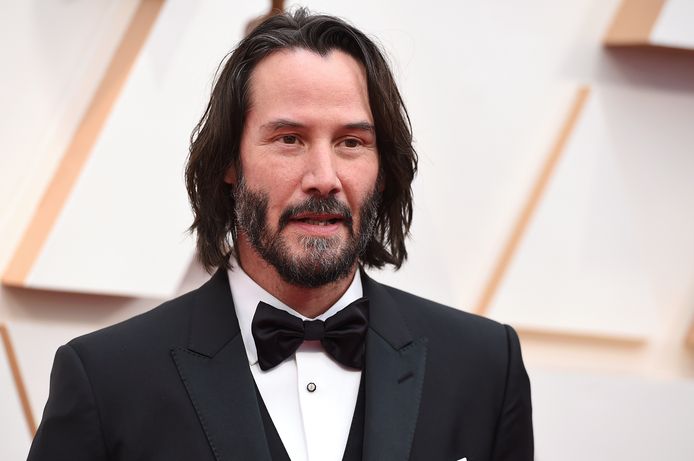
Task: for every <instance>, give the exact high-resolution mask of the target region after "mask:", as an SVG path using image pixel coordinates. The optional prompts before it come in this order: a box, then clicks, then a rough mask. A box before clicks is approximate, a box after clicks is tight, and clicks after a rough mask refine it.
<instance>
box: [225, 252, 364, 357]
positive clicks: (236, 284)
mask: <svg viewBox="0 0 694 461" xmlns="http://www.w3.org/2000/svg"><path fill="white" fill-rule="evenodd" d="M230 263H231V267H230V268H229V270H228V271H227V274H228V276H229V286H230V287H231V297H232V298H233V300H234V309H235V310H236V317H237V318H238V320H239V327H240V329H241V336H242V338H243V345H244V347H245V348H246V355H247V356H248V363H249V364H250V365H251V366H252V365H255V364H256V363H258V351H257V350H256V348H255V341H254V340H253V334H252V333H251V322H253V315H255V309H256V307H258V302H260V301H262V302H264V303H266V304H269V305H271V306H273V307H275V308H277V309H281V310H283V311H285V312H288V313H290V314H292V315H295V316H297V317H299V318H300V319H302V320H312V319H309V318H308V317H305V316H303V315H301V314H300V313H298V312H297V311H295V310H294V309H292V308H291V307H289V306H287V305H286V304H284V303H283V302H282V301H280V300H279V299H277V298H275V297H274V296H273V295H271V294H270V293H268V292H267V291H266V290H265V289H264V288H263V287H261V286H260V285H258V284H257V283H256V282H255V281H254V280H253V279H252V278H250V277H249V276H248V274H246V272H244V270H243V269H242V268H241V266H239V264H238V263H237V262H236V261H235V260H234V258H230ZM362 295H363V289H362V285H361V277H359V271H356V272H355V275H354V278H353V279H352V283H350V285H349V287H348V288H347V291H345V292H344V294H343V295H342V296H341V297H340V299H338V300H337V302H336V303H335V304H333V305H332V306H330V308H329V309H328V310H327V311H325V312H323V313H322V314H321V315H319V316H317V317H316V318H315V319H313V320H316V319H317V320H325V319H327V318H328V317H331V316H333V315H335V314H336V313H338V312H339V311H341V310H342V309H344V308H345V307H347V306H348V305H349V304H350V303H352V302H353V301H356V300H357V299H359V298H361V297H362Z"/></svg>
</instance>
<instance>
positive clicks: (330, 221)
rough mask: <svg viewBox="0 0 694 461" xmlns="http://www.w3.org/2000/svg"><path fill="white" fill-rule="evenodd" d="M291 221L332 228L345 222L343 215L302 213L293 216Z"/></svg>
mask: <svg viewBox="0 0 694 461" xmlns="http://www.w3.org/2000/svg"><path fill="white" fill-rule="evenodd" d="M289 220H290V221H293V222H298V223H302V224H307V225H311V226H331V225H335V224H341V223H343V222H344V218H343V217H342V216H341V215H338V214H325V213H300V214H298V215H295V216H292V217H291V218H290V219H289Z"/></svg>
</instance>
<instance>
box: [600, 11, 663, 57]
mask: <svg viewBox="0 0 694 461" xmlns="http://www.w3.org/2000/svg"><path fill="white" fill-rule="evenodd" d="M666 1H667V0H623V1H622V4H621V6H620V7H619V10H618V11H617V15H616V16H615V17H614V20H613V21H612V25H611V26H610V29H609V30H608V31H607V34H606V35H605V39H604V43H605V45H607V46H626V45H648V44H649V43H650V37H651V31H652V30H653V26H654V25H655V22H656V21H657V20H658V16H660V12H661V10H662V9H663V6H664V5H665V2H666Z"/></svg>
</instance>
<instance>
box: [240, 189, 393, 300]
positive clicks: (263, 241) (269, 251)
mask: <svg viewBox="0 0 694 461" xmlns="http://www.w3.org/2000/svg"><path fill="white" fill-rule="evenodd" d="M234 198H235V202H236V203H235V212H236V229H237V231H239V232H243V233H244V234H245V235H246V236H247V238H248V240H249V243H250V244H251V246H252V247H253V249H254V250H255V251H257V252H258V254H259V255H260V256H261V257H262V258H263V259H264V260H265V261H267V262H268V263H269V264H270V265H271V266H272V267H274V268H275V269H276V270H277V272H278V274H279V275H280V277H281V278H282V279H283V280H284V281H285V282H287V283H290V284H292V285H295V286H300V287H304V288H317V287H320V286H323V285H327V284H329V283H332V282H336V281H338V280H341V279H343V278H345V277H347V276H348V275H349V274H350V273H351V272H352V268H353V267H354V265H355V264H356V263H357V261H358V260H359V258H360V257H361V255H362V253H363V252H364V250H365V249H366V247H367V246H368V244H369V242H370V241H371V239H372V238H373V234H374V230H375V227H376V217H377V213H378V205H379V201H380V195H379V193H378V191H377V189H376V187H374V190H372V191H371V193H370V194H369V195H368V196H367V197H366V199H365V200H364V203H363V204H362V206H361V209H360V211H359V223H360V225H359V229H358V231H357V232H356V233H355V231H354V226H353V219H352V215H351V212H350V210H349V208H348V207H347V205H345V204H344V203H342V202H340V201H339V200H337V199H336V198H335V197H334V196H332V195H331V196H328V197H319V196H312V197H309V198H307V199H306V200H304V201H303V202H301V203H299V204H297V205H294V206H290V207H288V208H286V209H285V210H284V211H283V212H282V215H281V216H280V219H279V223H278V226H277V231H276V232H274V233H273V232H271V230H270V229H269V228H268V226H267V212H268V201H269V199H268V194H267V193H264V192H256V191H252V190H250V189H248V187H247V185H246V183H245V181H244V180H243V179H241V180H240V182H239V184H238V185H237V186H236V189H235V191H234ZM303 212H310V213H327V214H339V215H341V216H342V218H343V224H344V225H346V226H347V229H348V231H349V232H348V237H347V240H346V241H344V240H343V239H341V238H340V237H316V236H311V237H308V236H304V237H301V239H300V240H299V242H300V243H301V245H302V247H303V251H302V252H300V253H298V254H292V252H291V251H290V249H289V245H288V243H287V241H286V239H285V238H284V236H282V230H283V229H284V228H285V227H286V226H287V224H288V222H289V220H290V218H291V217H292V216H293V215H296V214H298V213H303Z"/></svg>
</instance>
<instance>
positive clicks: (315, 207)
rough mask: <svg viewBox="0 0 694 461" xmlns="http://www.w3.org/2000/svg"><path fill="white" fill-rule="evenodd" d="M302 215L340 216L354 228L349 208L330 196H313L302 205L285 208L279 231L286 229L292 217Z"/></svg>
mask: <svg viewBox="0 0 694 461" xmlns="http://www.w3.org/2000/svg"><path fill="white" fill-rule="evenodd" d="M300 213H316V214H334V215H338V216H340V218H342V220H343V221H344V223H345V224H346V225H347V226H348V227H349V228H350V229H351V227H352V212H351V211H350V209H349V207H348V206H347V205H345V204H344V203H342V202H340V201H339V200H338V199H336V198H335V196H333V195H330V196H328V197H320V196H312V197H309V198H307V199H306V200H304V201H302V202H301V203H297V204H296V205H291V206H289V207H287V208H285V209H284V211H282V215H281V216H280V219H279V230H282V229H284V228H285V226H286V225H287V224H289V221H290V220H291V219H292V217H293V216H296V215H298V214H300Z"/></svg>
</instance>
